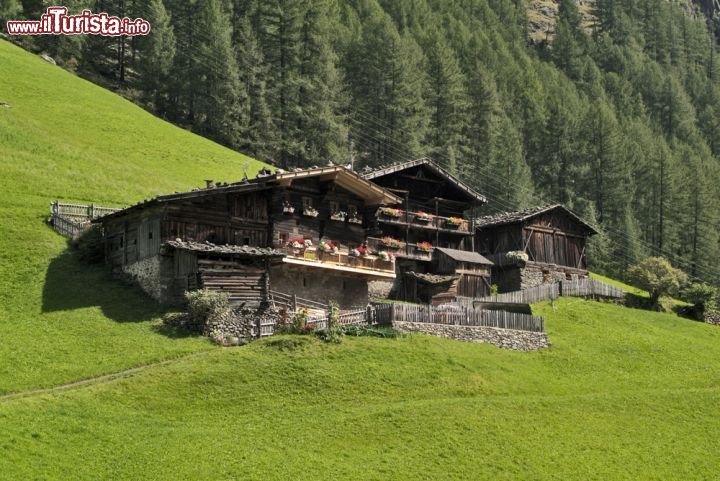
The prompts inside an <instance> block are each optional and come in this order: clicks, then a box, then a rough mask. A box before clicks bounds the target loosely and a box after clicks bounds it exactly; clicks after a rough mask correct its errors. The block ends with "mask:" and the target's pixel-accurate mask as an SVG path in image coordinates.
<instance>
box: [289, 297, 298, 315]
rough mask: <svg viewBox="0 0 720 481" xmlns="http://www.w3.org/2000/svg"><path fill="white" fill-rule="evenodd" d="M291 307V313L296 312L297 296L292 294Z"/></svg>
mask: <svg viewBox="0 0 720 481" xmlns="http://www.w3.org/2000/svg"><path fill="white" fill-rule="evenodd" d="M290 307H292V310H293V312H297V294H293V296H292V305H291V306H290Z"/></svg>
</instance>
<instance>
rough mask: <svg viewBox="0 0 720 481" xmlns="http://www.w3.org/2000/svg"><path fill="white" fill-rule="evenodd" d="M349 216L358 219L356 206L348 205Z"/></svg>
mask: <svg viewBox="0 0 720 481" xmlns="http://www.w3.org/2000/svg"><path fill="white" fill-rule="evenodd" d="M347 209H348V210H347V211H348V215H349V216H350V217H357V213H358V208H357V206H356V205H355V204H348V208H347Z"/></svg>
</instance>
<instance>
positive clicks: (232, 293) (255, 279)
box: [198, 258, 268, 306]
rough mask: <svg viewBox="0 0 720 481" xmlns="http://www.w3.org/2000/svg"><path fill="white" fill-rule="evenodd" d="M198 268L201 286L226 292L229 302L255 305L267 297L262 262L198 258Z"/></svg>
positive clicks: (265, 272)
mask: <svg viewBox="0 0 720 481" xmlns="http://www.w3.org/2000/svg"><path fill="white" fill-rule="evenodd" d="M198 270H199V272H200V280H201V287H202V288H205V289H208V290H212V291H219V292H225V293H227V294H228V295H229V297H230V303H231V304H235V305H236V304H241V303H246V304H247V305H251V306H257V305H258V304H260V303H261V302H263V301H266V300H267V299H268V290H267V284H266V276H267V270H266V269H265V267H264V266H263V265H262V264H245V263H241V262H238V261H236V260H220V259H203V258H200V259H198Z"/></svg>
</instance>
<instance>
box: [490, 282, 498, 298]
mask: <svg viewBox="0 0 720 481" xmlns="http://www.w3.org/2000/svg"><path fill="white" fill-rule="evenodd" d="M499 290H500V289H499V288H498V285H497V284H493V285H491V286H490V295H491V296H496V295H497V294H498V292H499Z"/></svg>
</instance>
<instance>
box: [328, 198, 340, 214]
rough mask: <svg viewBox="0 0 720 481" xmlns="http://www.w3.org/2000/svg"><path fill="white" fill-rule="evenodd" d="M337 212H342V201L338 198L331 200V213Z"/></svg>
mask: <svg viewBox="0 0 720 481" xmlns="http://www.w3.org/2000/svg"><path fill="white" fill-rule="evenodd" d="M337 212H340V202H338V201H336V200H331V201H330V213H331V214H335V213H337Z"/></svg>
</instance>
